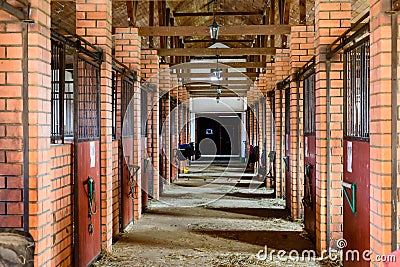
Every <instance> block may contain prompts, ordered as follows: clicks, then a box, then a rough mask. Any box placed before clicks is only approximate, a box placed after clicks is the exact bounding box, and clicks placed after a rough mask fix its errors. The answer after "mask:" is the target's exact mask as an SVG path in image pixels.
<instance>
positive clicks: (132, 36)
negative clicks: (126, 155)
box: [115, 28, 142, 220]
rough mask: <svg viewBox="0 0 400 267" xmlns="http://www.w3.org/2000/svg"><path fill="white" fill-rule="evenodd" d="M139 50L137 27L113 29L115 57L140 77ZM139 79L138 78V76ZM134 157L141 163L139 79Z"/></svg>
mask: <svg viewBox="0 0 400 267" xmlns="http://www.w3.org/2000/svg"><path fill="white" fill-rule="evenodd" d="M140 51H141V40H140V36H139V34H138V29H137V28H116V29H115V56H116V58H117V59H118V60H119V61H121V62H122V63H124V64H125V65H127V66H128V67H129V68H130V69H132V70H134V71H136V72H137V76H138V77H140ZM138 79H139V78H138ZM133 101H134V104H133V105H134V107H133V109H134V111H133V113H134V122H133V123H134V127H135V129H136V130H135V132H134V136H133V139H134V147H133V150H134V159H133V164H134V165H135V166H140V165H141V160H142V150H141V148H142V145H141V144H142V142H141V141H142V140H141V128H142V125H141V123H140V120H141V117H140V110H141V103H140V81H136V82H135V88H134V96H133ZM141 174H142V172H141V171H138V172H137V174H136V182H135V194H134V199H133V203H134V219H135V220H138V219H139V218H140V217H141V214H142V191H141V190H140V188H141V186H142V178H141Z"/></svg>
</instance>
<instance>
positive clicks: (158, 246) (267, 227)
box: [95, 161, 325, 267]
mask: <svg viewBox="0 0 400 267" xmlns="http://www.w3.org/2000/svg"><path fill="white" fill-rule="evenodd" d="M227 165H228V161H217V162H214V163H211V162H210V161H203V162H194V163H192V164H191V166H190V167H189V168H188V169H189V173H188V174H187V175H182V176H183V177H181V178H179V179H178V180H177V181H175V182H174V183H173V184H171V185H170V186H167V187H165V188H164V193H163V194H162V196H161V197H160V199H159V200H153V201H151V202H150V203H149V206H148V208H147V210H146V213H145V214H144V215H143V217H142V218H141V220H140V221H138V222H136V223H135V224H134V225H133V227H132V228H131V229H130V230H129V231H128V232H126V233H123V234H121V236H120V238H119V239H118V241H117V242H116V243H115V244H114V245H113V251H112V252H111V253H109V254H106V255H105V256H104V257H103V259H101V260H100V261H99V262H98V263H96V264H95V265H96V266H252V265H253V266H289V265H287V264H288V263H285V262H283V261H280V260H278V258H277V255H276V253H275V255H274V256H273V257H272V258H268V259H267V260H262V259H257V257H256V255H257V253H258V252H259V251H260V250H262V249H264V246H265V245H267V246H268V248H269V249H275V250H280V249H283V250H285V251H287V252H289V251H290V250H296V251H299V253H300V254H301V252H302V251H303V250H305V249H306V250H311V249H314V246H313V244H312V242H311V241H310V240H309V239H308V238H307V234H306V233H305V232H304V231H303V229H302V225H301V223H300V222H293V221H290V220H288V219H287V217H288V212H287V211H286V210H285V201H284V200H282V199H276V198H272V197H271V196H272V192H273V190H272V189H269V188H266V187H265V186H262V182H261V181H257V176H255V175H254V173H243V167H245V165H244V164H243V163H240V162H239V161H237V162H234V161H230V164H229V165H230V167H227ZM286 258H287V257H286ZM289 263H290V262H289ZM318 263H319V262H318V261H307V262H304V261H301V260H300V261H299V262H292V263H291V264H296V265H294V266H304V267H306V266H325V265H320V264H318Z"/></svg>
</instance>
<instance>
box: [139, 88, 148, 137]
mask: <svg viewBox="0 0 400 267" xmlns="http://www.w3.org/2000/svg"><path fill="white" fill-rule="evenodd" d="M140 102H141V110H140V111H141V113H140V115H141V116H140V117H141V120H140V121H141V123H142V124H141V126H142V129H141V134H142V136H146V135H147V91H146V90H144V89H142V90H141V96H140Z"/></svg>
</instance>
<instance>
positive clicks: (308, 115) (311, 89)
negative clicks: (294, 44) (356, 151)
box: [302, 65, 317, 242]
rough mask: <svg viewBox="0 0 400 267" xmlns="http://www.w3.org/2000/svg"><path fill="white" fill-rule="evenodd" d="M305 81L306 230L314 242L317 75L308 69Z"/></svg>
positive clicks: (304, 200)
mask: <svg viewBox="0 0 400 267" xmlns="http://www.w3.org/2000/svg"><path fill="white" fill-rule="evenodd" d="M308 69H309V70H310V71H311V73H307V72H305V74H303V75H304V79H303V93H304V102H303V112H304V188H303V192H304V195H303V199H302V204H303V208H304V229H305V230H306V231H307V233H308V234H309V236H310V238H311V240H312V241H314V242H315V241H316V208H317V205H316V196H317V192H316V179H315V177H316V134H315V73H314V71H313V70H314V67H313V65H311V66H310V67H309V68H308Z"/></svg>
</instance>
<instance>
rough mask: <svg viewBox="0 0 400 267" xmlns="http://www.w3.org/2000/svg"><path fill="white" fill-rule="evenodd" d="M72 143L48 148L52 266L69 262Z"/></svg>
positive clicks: (70, 259)
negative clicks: (49, 158) (49, 157)
mask: <svg viewBox="0 0 400 267" xmlns="http://www.w3.org/2000/svg"><path fill="white" fill-rule="evenodd" d="M72 148H73V146H72V144H64V145H52V146H51V150H50V155H51V162H50V177H51V211H52V216H53V217H52V220H51V225H52V243H51V244H52V257H51V261H52V263H51V264H52V266H71V264H72V253H73V251H72V235H73V232H72V231H73V229H72V221H73V216H72V209H73V206H72V201H73V184H72V179H73V177H72V172H73V168H72V161H73V160H72V150H73V149H72Z"/></svg>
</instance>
